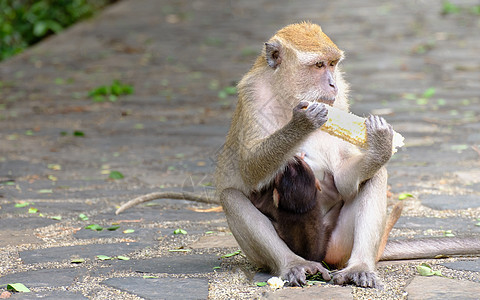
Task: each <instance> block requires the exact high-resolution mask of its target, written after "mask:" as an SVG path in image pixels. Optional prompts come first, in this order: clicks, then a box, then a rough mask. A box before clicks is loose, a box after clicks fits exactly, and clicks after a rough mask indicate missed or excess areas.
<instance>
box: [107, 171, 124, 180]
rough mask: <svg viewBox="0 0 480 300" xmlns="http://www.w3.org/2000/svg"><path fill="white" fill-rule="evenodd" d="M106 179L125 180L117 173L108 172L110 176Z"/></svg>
mask: <svg viewBox="0 0 480 300" xmlns="http://www.w3.org/2000/svg"><path fill="white" fill-rule="evenodd" d="M108 178H110V179H113V180H117V179H123V178H125V176H123V174H122V173H120V172H119V171H110V175H108Z"/></svg>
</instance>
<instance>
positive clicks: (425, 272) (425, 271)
mask: <svg viewBox="0 0 480 300" xmlns="http://www.w3.org/2000/svg"><path fill="white" fill-rule="evenodd" d="M417 271H418V273H420V275H422V276H433V275H435V273H434V272H433V270H432V268H431V267H430V266H429V265H427V264H421V265H420V266H417Z"/></svg>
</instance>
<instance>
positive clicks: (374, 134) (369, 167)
mask: <svg viewBox="0 0 480 300" xmlns="http://www.w3.org/2000/svg"><path fill="white" fill-rule="evenodd" d="M365 125H366V127H367V141H368V149H367V150H366V151H365V152H364V153H361V154H357V155H354V156H352V157H349V158H347V159H345V160H344V161H343V162H342V164H341V165H340V167H339V168H338V169H337V170H336V171H335V172H334V177H335V184H336V186H337V189H338V191H339V192H340V194H341V195H342V196H343V197H344V199H345V200H346V201H348V200H351V199H353V198H354V197H355V196H356V195H357V193H358V189H359V187H360V184H362V183H363V182H365V181H366V180H368V179H370V178H372V177H373V176H374V175H375V174H376V173H377V172H378V171H379V170H380V168H382V167H383V166H384V165H385V164H386V163H387V162H388V160H389V159H390V157H391V156H392V140H393V129H392V126H390V124H388V123H387V122H386V121H385V119H383V118H381V117H378V116H370V117H368V118H367V120H366V122H365Z"/></svg>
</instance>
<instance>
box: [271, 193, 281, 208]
mask: <svg viewBox="0 0 480 300" xmlns="http://www.w3.org/2000/svg"><path fill="white" fill-rule="evenodd" d="M279 201H280V195H279V194H278V191H277V189H274V190H273V205H274V206H275V208H278V202H279Z"/></svg>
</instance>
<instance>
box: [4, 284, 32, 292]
mask: <svg viewBox="0 0 480 300" xmlns="http://www.w3.org/2000/svg"><path fill="white" fill-rule="evenodd" d="M7 290H11V291H15V292H21V293H30V290H29V289H28V288H27V287H26V286H25V285H23V283H10V284H7Z"/></svg>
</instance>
